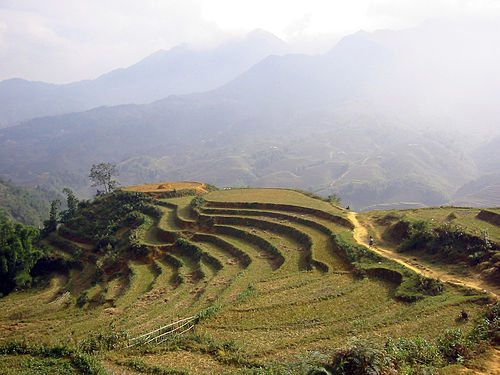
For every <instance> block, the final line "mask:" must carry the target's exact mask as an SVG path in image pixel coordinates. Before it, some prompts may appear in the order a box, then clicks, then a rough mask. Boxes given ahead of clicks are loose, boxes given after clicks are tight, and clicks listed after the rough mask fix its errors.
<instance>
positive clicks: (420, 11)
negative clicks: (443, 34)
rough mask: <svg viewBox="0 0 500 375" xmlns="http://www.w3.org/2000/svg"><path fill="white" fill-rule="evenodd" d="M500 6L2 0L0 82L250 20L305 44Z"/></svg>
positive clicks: (199, 36)
mask: <svg viewBox="0 0 500 375" xmlns="http://www.w3.org/2000/svg"><path fill="white" fill-rule="evenodd" d="M499 10H500V1H498V0H353V1H349V2H348V1H344V0H308V1H303V0H272V1H269V0H237V1H235V0H143V1H137V0H106V1H102V0H85V1H67V0H44V1H40V0H23V1H17V0H2V1H0V20H1V21H0V47H1V48H0V80H1V79H6V78H10V77H23V78H27V79H31V80H44V81H49V82H57V83H60V82H69V81H73V80H79V79H84V78H94V77H96V76H98V75H100V74H103V73H105V72H107V71H109V70H111V69H113V68H116V67H124V66H129V65H131V64H133V63H135V62H137V61H138V60H140V59H142V58H144V57H145V56H147V55H149V54H151V53H153V52H155V51H156V50H158V49H169V48H172V47H174V46H175V45H177V44H181V43H187V44H190V45H191V46H195V47H198V48H201V47H210V46H214V45H216V44H218V43H221V42H222V41H224V40H227V39H228V38H229V37H230V36H231V35H236V34H238V35H241V34H244V33H247V32H249V31H251V30H253V29H256V28H262V29H265V30H269V31H270V32H272V33H274V34H276V35H277V36H279V37H281V38H283V39H285V40H287V41H288V42H291V43H294V44H296V45H297V46H299V48H301V49H302V50H306V51H307V52H313V51H314V50H315V49H316V50H317V49H318V48H320V49H321V48H322V49H327V48H330V47H331V46H332V45H333V42H334V40H338V39H339V38H340V37H341V36H343V35H346V34H349V33H352V32H355V31H358V30H360V29H365V30H367V31H373V30H375V29H378V28H406V27H412V26H415V25H416V24H418V23H419V22H422V21H423V20H425V19H427V18H432V17H442V16H449V15H453V16H464V15H471V14H473V15H485V14H496V15H498V13H499Z"/></svg>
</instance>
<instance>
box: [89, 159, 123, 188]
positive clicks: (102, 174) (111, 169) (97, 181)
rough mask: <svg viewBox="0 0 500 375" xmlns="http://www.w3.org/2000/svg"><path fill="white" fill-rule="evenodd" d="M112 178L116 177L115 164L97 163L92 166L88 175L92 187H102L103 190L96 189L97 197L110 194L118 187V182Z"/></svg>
mask: <svg viewBox="0 0 500 375" xmlns="http://www.w3.org/2000/svg"><path fill="white" fill-rule="evenodd" d="M113 176H118V171H117V170H116V165H115V164H111V163H99V164H93V165H92V168H91V169H90V173H89V178H90V180H91V181H92V186H102V187H103V188H104V190H99V189H97V195H102V194H108V193H111V192H112V191H113V190H114V189H116V188H117V187H118V182H117V181H116V180H115V179H113Z"/></svg>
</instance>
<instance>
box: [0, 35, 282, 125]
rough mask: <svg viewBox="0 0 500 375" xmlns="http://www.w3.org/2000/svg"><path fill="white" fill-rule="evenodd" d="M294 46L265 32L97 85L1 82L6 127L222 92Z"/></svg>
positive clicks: (171, 56) (163, 59)
mask: <svg viewBox="0 0 500 375" xmlns="http://www.w3.org/2000/svg"><path fill="white" fill-rule="evenodd" d="M287 50H288V46H287V45H286V44H285V43H284V42H283V41H282V40H280V39H278V38H277V37H275V36H274V35H272V34H270V33H267V32H265V31H262V30H256V31H254V32H252V33H250V34H248V35H247V36H246V37H245V38H244V39H241V40H236V41H231V42H228V43H225V44H223V45H221V46H219V47H217V48H214V49H209V50H193V49H190V48H188V47H187V46H185V45H180V46H177V47H174V48H172V49H170V50H168V51H165V50H160V51H157V52H156V53H154V54H152V55H151V56H148V57H146V58H145V59H143V60H142V61H140V62H138V63H137V64H135V65H132V66H130V67H128V68H125V69H116V70H113V71H111V72H109V73H107V74H104V75H102V76H100V77H98V78H96V79H94V80H85V81H79V82H73V83H69V84H65V85H55V84H50V83H44V82H30V81H26V80H23V79H19V78H15V79H9V80H5V81H2V82H0V125H2V124H3V126H6V125H8V124H12V123H14V122H17V121H23V120H27V119H30V118H34V117H40V116H51V115H57V114H62V113H68V112H77V111H84V110H88V109H90V108H93V107H98V106H103V105H118V104H128V103H135V104H139V103H149V102H152V101H154V100H158V99H162V98H165V97H167V96H169V95H173V94H175V95H183V94H188V93H194V92H201V91H207V90H211V89H214V88H216V87H218V86H221V85H223V84H225V83H227V82H229V81H230V80H231V79H233V78H235V77H236V76H238V75H239V74H241V73H243V72H244V71H245V70H247V69H249V68H250V67H251V66H252V65H254V64H256V63H257V62H259V61H260V60H262V59H263V58H265V57H267V56H269V55H271V54H278V55H279V54H283V53H285V52H286V51H287Z"/></svg>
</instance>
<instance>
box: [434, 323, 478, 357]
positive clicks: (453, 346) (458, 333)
mask: <svg viewBox="0 0 500 375" xmlns="http://www.w3.org/2000/svg"><path fill="white" fill-rule="evenodd" d="M437 344H438V348H439V351H440V352H441V354H442V355H443V357H444V359H445V360H446V361H447V362H448V363H457V362H458V363H464V362H465V361H466V360H467V359H469V358H470V357H471V354H472V345H473V342H472V341H471V340H470V338H469V337H468V336H467V335H465V334H464V333H463V332H462V330H461V329H449V330H446V331H445V333H444V335H443V336H441V337H439V338H438V341H437Z"/></svg>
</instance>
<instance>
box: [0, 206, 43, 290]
mask: <svg viewBox="0 0 500 375" xmlns="http://www.w3.org/2000/svg"><path fill="white" fill-rule="evenodd" d="M39 236H40V231H39V230H38V229H37V228H34V227H30V226H25V225H23V224H20V223H16V222H14V221H12V220H10V219H8V218H7V217H6V216H5V215H4V214H2V213H0V296H3V295H6V294H8V293H10V292H11V291H12V290H14V289H15V288H16V287H22V286H30V284H31V281H32V278H31V275H30V271H31V269H32V268H33V266H34V265H35V264H36V262H37V261H38V259H40V258H41V257H42V256H43V254H44V252H43V251H42V250H41V249H39V248H38V247H37V246H36V245H35V244H36V243H37V241H38V239H39Z"/></svg>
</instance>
